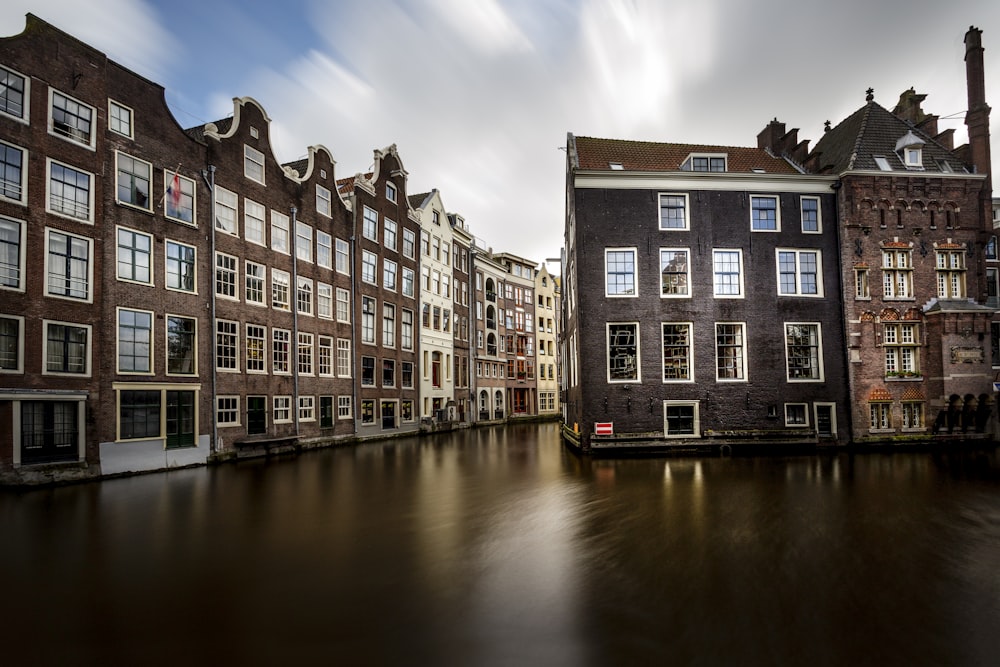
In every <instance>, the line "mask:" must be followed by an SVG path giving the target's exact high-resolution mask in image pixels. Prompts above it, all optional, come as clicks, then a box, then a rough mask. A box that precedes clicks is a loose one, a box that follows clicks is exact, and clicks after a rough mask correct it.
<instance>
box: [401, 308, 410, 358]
mask: <svg viewBox="0 0 1000 667" xmlns="http://www.w3.org/2000/svg"><path fill="white" fill-rule="evenodd" d="M399 329H400V330H399V338H400V345H401V346H402V348H403V349H404V350H412V349H413V311H412V310H407V309H405V308H403V309H402V310H401V311H400V326H399Z"/></svg>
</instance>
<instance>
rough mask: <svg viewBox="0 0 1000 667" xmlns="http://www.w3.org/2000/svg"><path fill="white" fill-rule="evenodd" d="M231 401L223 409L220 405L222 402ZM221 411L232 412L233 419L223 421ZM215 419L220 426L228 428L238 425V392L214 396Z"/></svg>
mask: <svg viewBox="0 0 1000 667" xmlns="http://www.w3.org/2000/svg"><path fill="white" fill-rule="evenodd" d="M223 401H227V402H231V404H230V405H229V406H227V407H226V408H225V409H223V407H222V402H223ZM223 413H227V414H232V415H233V417H234V418H235V419H233V420H226V421H223V417H222V415H223ZM215 419H216V422H215V423H216V424H217V425H218V426H219V427H220V428H229V427H233V426H240V396H239V394H231V395H229V394H227V395H224V396H216V397H215Z"/></svg>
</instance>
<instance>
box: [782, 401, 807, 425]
mask: <svg viewBox="0 0 1000 667" xmlns="http://www.w3.org/2000/svg"><path fill="white" fill-rule="evenodd" d="M793 405H798V406H801V407H802V415H803V417H805V420H806V421H805V423H804V424H795V423H791V422H789V421H788V408H789V407H791V406H793ZM784 408H785V414H784V419H785V428H809V404H808V403H785V404H784Z"/></svg>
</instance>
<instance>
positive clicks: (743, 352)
mask: <svg viewBox="0 0 1000 667" xmlns="http://www.w3.org/2000/svg"><path fill="white" fill-rule="evenodd" d="M720 326H738V327H739V328H740V345H739V349H740V359H739V362H740V363H739V374H738V375H741V376H742V377H734V378H725V377H720V375H719V327H720ZM713 341H714V342H713V349H714V355H713V357H714V359H715V381H716V382H725V383H733V382H749V380H750V372H749V368H748V360H747V323H746V322H716V323H715V327H714V328H713ZM727 347H735V346H727Z"/></svg>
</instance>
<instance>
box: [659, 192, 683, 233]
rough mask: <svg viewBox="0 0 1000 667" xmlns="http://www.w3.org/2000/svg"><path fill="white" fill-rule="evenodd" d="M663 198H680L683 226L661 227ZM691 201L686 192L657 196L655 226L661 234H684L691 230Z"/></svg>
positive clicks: (662, 193)
mask: <svg viewBox="0 0 1000 667" xmlns="http://www.w3.org/2000/svg"><path fill="white" fill-rule="evenodd" d="M665 197H680V198H682V199H683V200H684V226H683V227H664V226H663V200H664V198H665ZM690 204H691V201H690V199H689V197H688V195H687V193H686V192H661V193H659V195H658V196H657V210H656V214H657V225H658V226H659V229H660V231H661V232H686V231H689V230H690V229H691V206H690Z"/></svg>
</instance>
